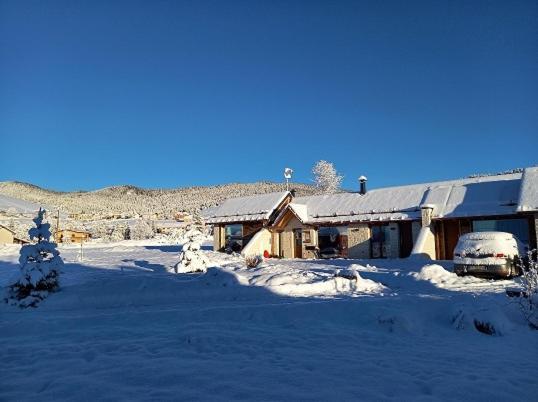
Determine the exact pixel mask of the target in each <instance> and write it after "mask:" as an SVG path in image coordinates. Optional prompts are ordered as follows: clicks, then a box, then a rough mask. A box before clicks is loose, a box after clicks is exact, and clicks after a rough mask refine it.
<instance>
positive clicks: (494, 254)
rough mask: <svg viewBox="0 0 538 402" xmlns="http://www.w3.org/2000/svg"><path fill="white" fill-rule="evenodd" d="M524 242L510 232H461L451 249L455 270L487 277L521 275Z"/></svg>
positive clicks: (458, 272)
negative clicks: (456, 242)
mask: <svg viewBox="0 0 538 402" xmlns="http://www.w3.org/2000/svg"><path fill="white" fill-rule="evenodd" d="M525 255H526V251H525V246H524V245H523V244H522V243H521V242H520V241H519V240H518V239H517V238H516V236H514V235H513V234H511V233H506V232H472V233H467V234H465V235H463V236H461V237H460V238H459V240H458V244H457V245H456V248H455V249H454V272H455V273H456V274H457V275H459V276H463V275H473V276H480V277H487V278H511V277H513V276H517V275H520V274H521V272H520V269H521V267H520V265H521V259H520V256H521V257H523V256H525Z"/></svg>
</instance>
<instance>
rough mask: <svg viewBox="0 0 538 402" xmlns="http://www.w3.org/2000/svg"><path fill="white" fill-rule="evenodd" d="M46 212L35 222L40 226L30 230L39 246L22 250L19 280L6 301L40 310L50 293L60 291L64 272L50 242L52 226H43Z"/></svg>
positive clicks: (40, 212)
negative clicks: (61, 274)
mask: <svg viewBox="0 0 538 402" xmlns="http://www.w3.org/2000/svg"><path fill="white" fill-rule="evenodd" d="M44 215H45V210H44V209H40V210H39V213H38V215H37V217H36V218H34V219H33V221H34V223H35V225H36V227H32V228H31V229H30V230H29V231H28V235H29V236H30V240H34V239H35V240H36V243H33V244H25V245H24V246H22V247H21V251H20V256H19V263H20V265H21V270H20V273H19V276H18V278H17V279H16V280H15V281H14V282H13V283H12V284H11V285H10V286H9V287H8V291H7V297H6V302H7V303H9V304H11V305H15V306H20V307H36V306H37V304H38V303H39V302H40V301H41V300H43V299H45V298H46V297H47V296H48V295H49V293H50V292H54V291H56V290H58V288H59V276H60V270H61V268H62V266H63V261H62V259H61V257H60V253H59V252H58V250H57V249H56V243H52V242H51V241H50V236H51V233H50V224H49V223H43V217H44Z"/></svg>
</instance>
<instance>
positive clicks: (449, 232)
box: [443, 220, 460, 260]
mask: <svg viewBox="0 0 538 402" xmlns="http://www.w3.org/2000/svg"><path fill="white" fill-rule="evenodd" d="M443 223H444V225H443V226H444V232H445V255H444V258H443V259H445V260H451V259H452V258H454V249H455V248H456V244H458V239H459V237H460V223H459V222H458V221H457V220H449V221H444V222H443Z"/></svg>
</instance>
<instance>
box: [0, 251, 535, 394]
mask: <svg viewBox="0 0 538 402" xmlns="http://www.w3.org/2000/svg"><path fill="white" fill-rule="evenodd" d="M179 251H180V248H179V246H168V245H154V244H147V245H143V244H140V243H135V242H133V243H131V244H128V243H122V244H116V245H106V246H102V248H98V247H92V248H88V249H87V250H86V251H85V254H84V261H83V262H82V263H78V262H75V263H73V262H74V261H77V255H78V250H77V249H76V248H62V256H64V260H65V261H66V262H67V263H66V265H65V267H64V271H65V272H64V273H63V274H62V283H63V286H62V290H61V291H60V292H58V293H56V294H54V295H53V296H51V297H49V298H47V299H46V300H45V301H44V302H43V303H42V304H40V306H39V307H38V308H37V309H35V310H33V311H23V312H21V311H19V310H18V309H15V310H13V309H11V308H9V306H7V305H5V304H4V305H0V316H1V320H0V342H1V343H2V345H3V347H2V348H1V349H0V361H1V362H2V369H3V376H2V380H1V386H0V400H16V401H25V400H31V399H32V400H35V399H36V398H37V399H39V400H40V401H52V400H83V399H87V396H88V395H91V396H92V398H93V399H98V400H132V401H135V400H142V399H143V400H159V401H161V400H205V399H208V396H209V398H213V396H215V398H213V399H219V400H238V399H240V400H284V399H286V400H361V401H379V400H443V401H444V400H533V398H534V397H535V395H536V394H537V393H538V383H537V382H536V378H537V377H538V367H537V366H536V359H535V357H534V354H532V353H529V351H532V350H538V337H537V336H536V332H535V331H531V330H529V329H528V327H527V326H526V325H525V323H524V322H522V320H521V322H519V321H517V320H516V319H515V318H514V317H517V316H518V315H517V314H518V313H519V311H518V309H517V305H516V304H514V303H510V302H509V301H508V300H507V298H506V296H505V295H504V294H498V293H497V291H498V288H499V286H498V283H499V281H496V282H495V281H485V280H480V279H475V278H457V277H456V278H454V276H453V274H451V273H450V272H448V271H446V270H443V269H442V267H441V269H439V268H440V266H439V265H436V264H434V265H430V266H426V267H423V266H422V263H418V262H416V261H407V260H376V261H371V263H372V264H376V265H377V267H369V266H368V265H367V264H366V263H365V262H363V261H361V264H364V266H363V265H359V264H354V265H350V264H351V263H352V262H353V261H348V260H331V261H313V260H310V261H309V260H278V259H275V260H273V259H268V260H266V261H265V262H264V263H263V264H262V265H261V266H260V267H259V268H255V269H247V268H246V267H245V266H244V261H243V259H242V258H238V257H234V256H229V255H226V254H221V253H214V252H208V251H203V252H204V253H205V255H206V256H207V257H208V258H209V260H210V268H208V270H207V273H205V274H200V275H176V274H169V273H168V272H167V270H166V268H167V267H169V266H171V265H173V264H174V263H176V262H177V258H178V253H179ZM17 257H18V251H17V250H16V249H13V252H12V253H11V254H9V253H8V252H6V253H3V254H2V255H0V285H2V286H4V285H5V284H6V283H7V278H8V276H9V275H10V274H12V273H13V272H15V271H16V270H18V263H17ZM441 264H442V263H441ZM410 272H413V274H414V275H408V273H410ZM335 273H336V274H337V276H335ZM359 273H360V275H359ZM396 274H397V275H396ZM344 276H345V277H344ZM349 278H351V279H349ZM452 279H453V280H455V281H458V280H460V281H464V282H457V284H456V285H453V286H452V287H450V290H451V291H450V292H448V291H447V290H446V289H442V287H443V286H448V283H449V281H450V280H452ZM430 280H434V281H438V283H440V284H442V286H441V285H439V284H433V282H431V281H430ZM465 281H479V282H477V283H474V282H469V283H465ZM500 282H501V283H504V282H506V283H510V284H511V285H512V286H514V281H500ZM381 283H383V284H386V285H385V288H384V289H382V288H381V287H382V286H383V285H381ZM478 285H480V291H481V292H482V293H480V294H478V293H477V292H476V289H477V286H478ZM387 294H389V295H390V297H386V296H385V295H387ZM290 295H291V296H296V295H300V296H304V295H310V296H306V297H288V296H290ZM360 295H368V297H353V296H360ZM312 296H314V297H312ZM382 296H383V297H382ZM475 321H477V322H478V323H479V324H475ZM477 325H478V326H479V327H480V328H482V329H484V330H487V329H488V328H493V329H494V330H495V333H494V334H493V333H492V335H500V336H487V335H485V334H483V333H480V332H478V330H477V328H476V327H477ZM488 325H489V326H488ZM36 356H39V357H40V358H36ZM28 373H31V375H29V374H28ZM193 373H203V375H193ZM499 373H502V375H499ZM208 378H209V379H210V380H209V381H208ZM492 378H495V381H491V379H492ZM59 379H61V380H59ZM514 379H516V380H514Z"/></svg>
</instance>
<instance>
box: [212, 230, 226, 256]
mask: <svg viewBox="0 0 538 402" xmlns="http://www.w3.org/2000/svg"><path fill="white" fill-rule="evenodd" d="M223 232H224V227H222V226H221V225H214V226H213V250H214V251H221V249H222V246H223V243H224V234H223Z"/></svg>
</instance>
